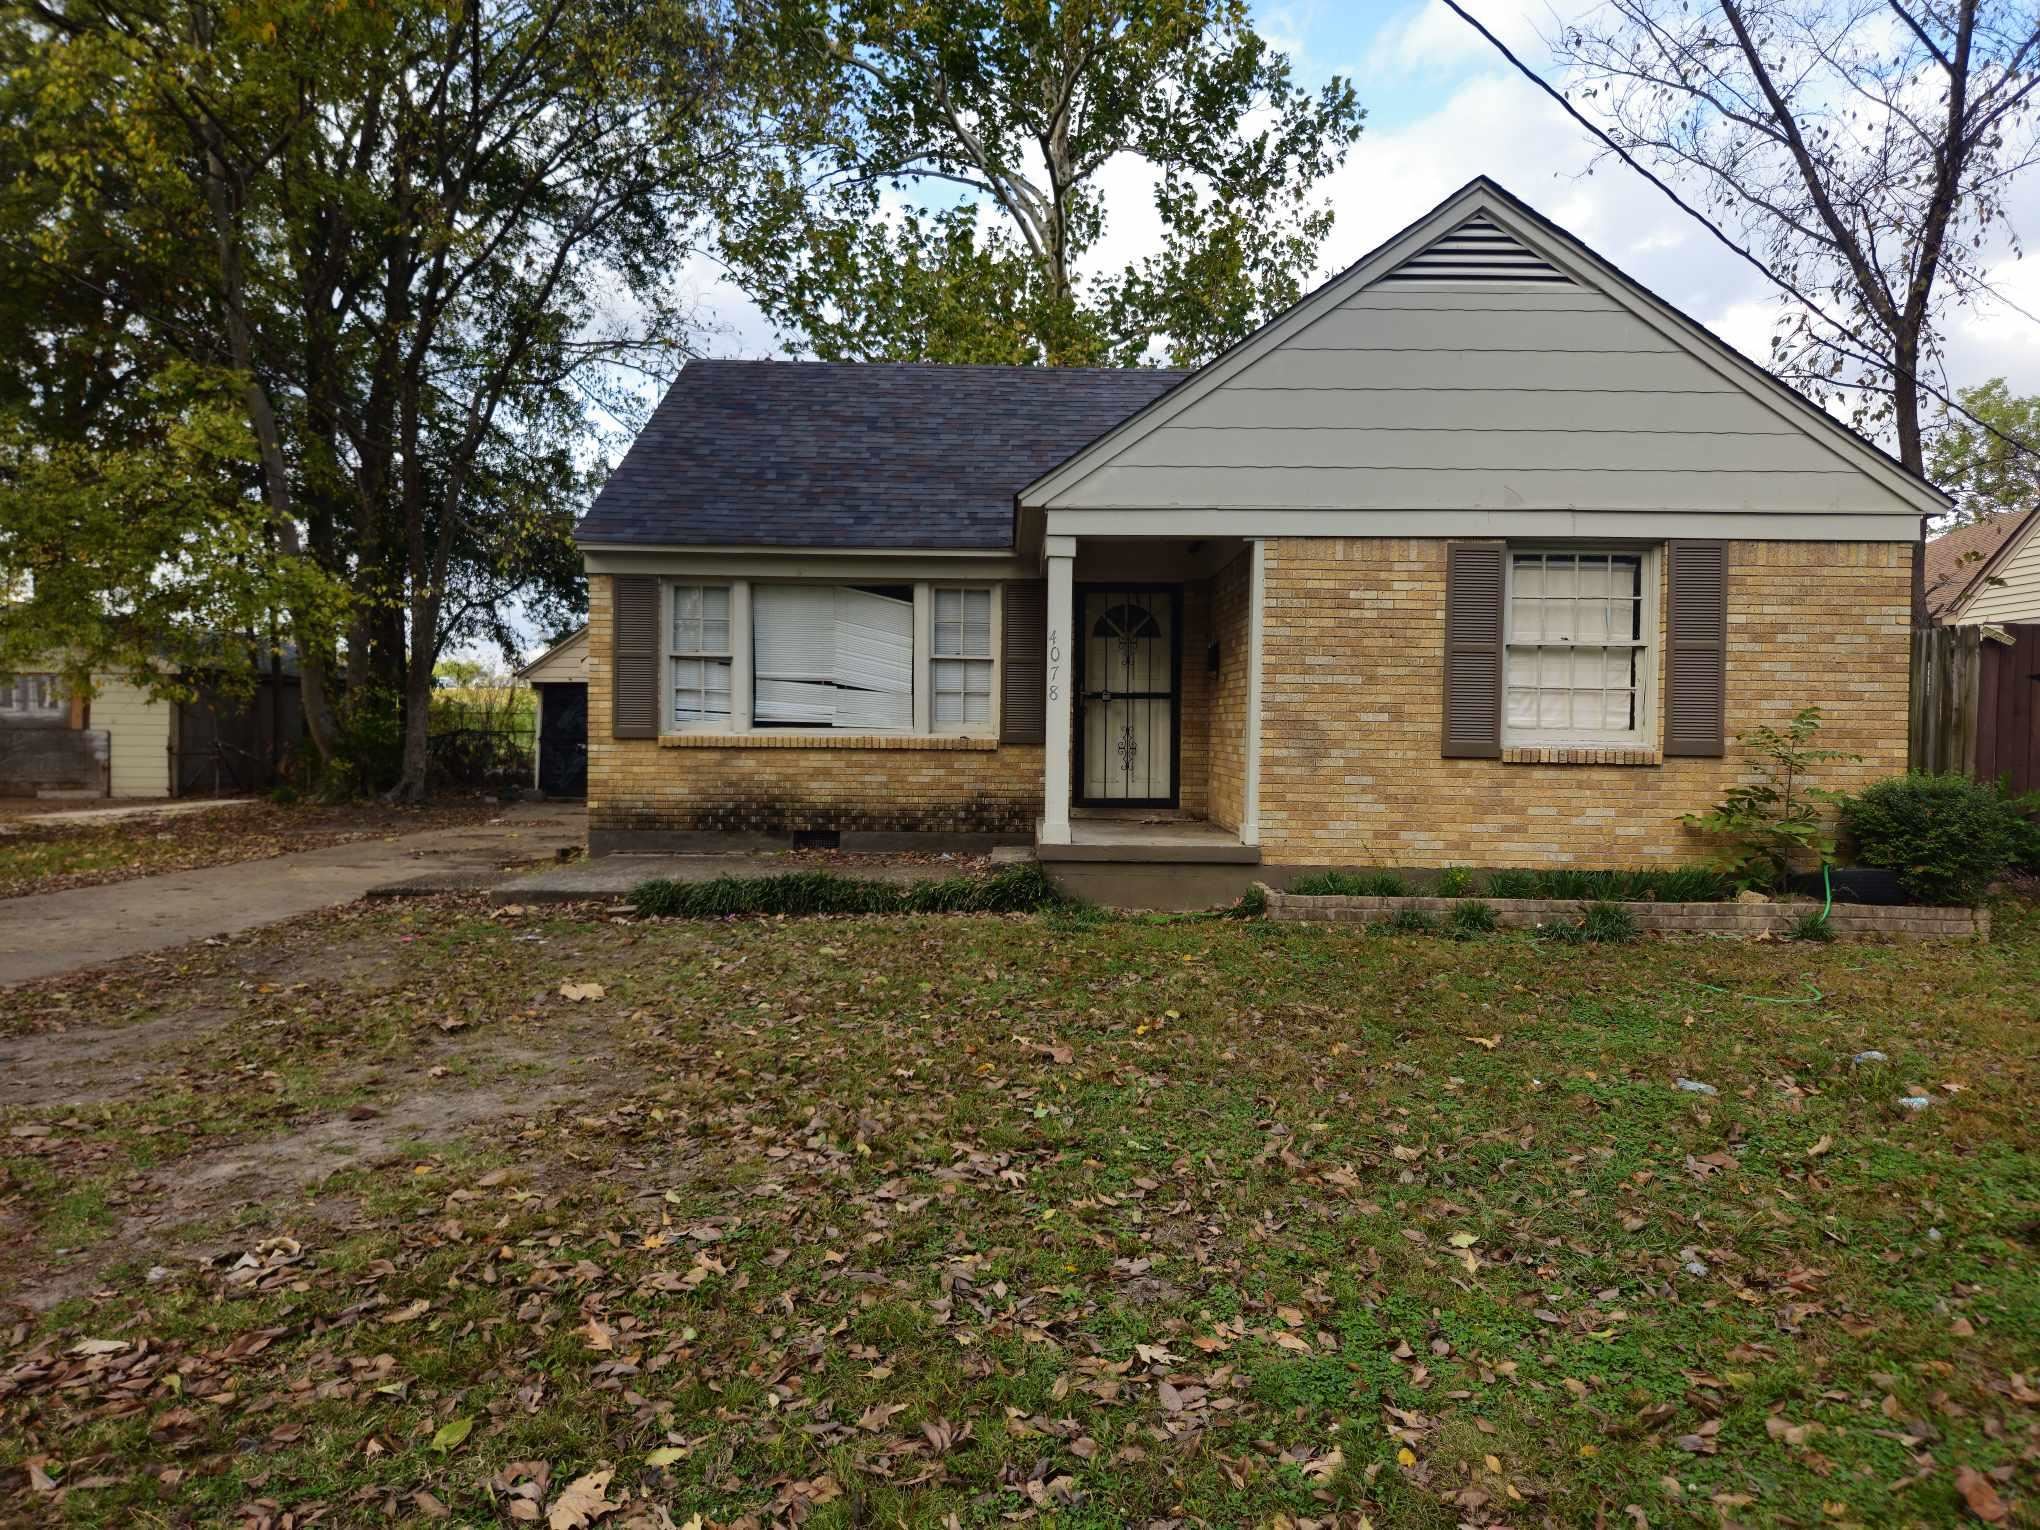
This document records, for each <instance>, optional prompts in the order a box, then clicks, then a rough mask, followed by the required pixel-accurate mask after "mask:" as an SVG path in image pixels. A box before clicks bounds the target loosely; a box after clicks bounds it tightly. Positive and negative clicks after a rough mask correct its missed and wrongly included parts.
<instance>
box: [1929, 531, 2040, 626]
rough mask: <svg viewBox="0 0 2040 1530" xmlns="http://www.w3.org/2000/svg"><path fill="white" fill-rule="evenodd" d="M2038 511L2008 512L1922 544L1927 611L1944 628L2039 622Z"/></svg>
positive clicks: (2039, 539) (2039, 538)
mask: <svg viewBox="0 0 2040 1530" xmlns="http://www.w3.org/2000/svg"><path fill="white" fill-rule="evenodd" d="M2036 533H2040V510H2012V511H2008V512H2007V513H2005V514H2003V515H1991V516H1986V517H1985V518H1984V519H1982V520H1980V521H1971V522H1970V523H1969V524H1968V525H1967V526H1957V527H1955V528H1954V529H1953V530H1952V531H1946V532H1943V533H1942V534H1941V535H1940V536H1937V537H1935V538H1934V539H1933V540H1932V541H1931V542H1929V543H1927V611H1928V613H1929V614H1930V615H1931V616H1932V617H1933V619H1934V621H1935V622H1936V623H1937V624H1939V625H1941V626H1947V627H1970V626H1978V625H1981V624H1983V623H1986V622H1987V623H1992V624H1999V623H2005V622H2040V535H2036Z"/></svg>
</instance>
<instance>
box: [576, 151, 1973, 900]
mask: <svg viewBox="0 0 2040 1530" xmlns="http://www.w3.org/2000/svg"><path fill="white" fill-rule="evenodd" d="M1944 507H1945V501H1944V499H1943V497H1942V496H1941V495H1940V494H1939V493H1938V492H1937V491H1935V490H1934V489H1933V488H1931V487H1930V486H1929V485H1927V484H1926V483H1924V482H1923V481H1921V480H1919V479H1917V478H1915V477H1914V476H1912V475H1910V474H1908V473H1907V472H1906V471H1904V470H1903V469H1902V468H1901V467H1900V466H1899V465H1898V464H1896V463H1895V462H1893V461H1892V460H1891V459H1890V458H1888V457H1887V456H1885V455H1884V454H1883V453H1882V452H1880V451H1878V450H1877V449H1876V448H1875V447H1873V446H1872V445H1870V444H1869V443H1868V442H1866V441H1864V440H1863V439H1861V438H1860V437H1858V436H1856V435H1855V434H1853V433H1852V432H1850V431H1849V430H1848V429H1846V428H1845V427H1844V426H1842V425H1841V424H1839V423H1838V422H1837V421H1835V420H1834V419H1833V418H1832V417H1831V416H1829V415H1828V414H1826V413H1825V412H1824V411H1822V410H1820V409H1817V408H1815V407H1814V406H1813V405H1811V404H1809V403H1808V402H1807V401H1806V400H1804V399H1803V398H1801V397H1800V396H1799V395H1798V394H1796V393H1794V392H1792V391H1791V390H1789V389H1787V388H1785V387H1783V386H1782V385H1780V384H1779V383H1778V382H1777V381H1775V380H1774V379H1773V378H1771V377H1770V376H1768V375H1767V374H1766V373H1764V372H1763V371H1762V370H1761V369H1759V368H1757V367H1756V366H1754V365H1752V364H1751V363H1750V362H1749V361H1747V360H1746V359H1745V358H1743V357H1742V356H1741V355H1739V354H1738V353H1736V352H1734V351H1733V350H1731V349H1730V348H1728V347H1727V346H1726V345H1725V344H1723V343H1722V342H1721V341H1719V340H1717V339H1716V338H1715V337H1714V336H1713V335H1711V334H1709V333H1708V332H1706V331H1705V330H1703V329H1701V328H1700V327H1699V326H1698V325H1696V324H1694V323H1693V322H1692V321H1691V320H1690V319H1687V318H1686V317H1685V316H1683V315H1682V314H1680V313H1678V312H1677V311H1676V310H1674V309H1672V308H1670V307H1669V306H1667V305H1666V304H1665V303H1663V302H1662V301H1661V300H1659V299H1657V298H1656V297H1654V296H1652V295H1651V294H1650V293H1648V292H1646V291H1644V290H1643V289H1642V288H1640V287H1639V286H1637V285H1636V284H1635V283H1634V282H1632V281H1630V280H1629V279H1628V278H1626V277H1624V276H1623V275H1622V274H1621V273H1620V272H1619V271H1617V270H1616V269H1615V268H1614V267H1613V266H1611V265H1610V264H1608V262H1606V261H1605V260H1603V259H1602V258H1601V257H1599V256H1597V255H1596V254H1594V253H1593V252H1592V251H1591V250H1589V249H1587V248H1586V247H1585V246H1584V245H1582V244H1581V243H1580V242H1579V241H1577V240H1576V239H1574V238H1572V237H1571V236H1570V235H1568V234H1567V233H1565V232H1564V231H1563V230H1561V229H1559V228H1557V227H1556V226H1554V225H1553V224H1551V223H1550V222H1548V221H1546V220H1545V219H1543V218H1542V217H1540V216H1539V215H1538V214H1536V213H1534V212H1532V211H1531V210H1530V209H1529V208H1527V207H1525V206H1524V205H1523V204H1521V203H1520V202H1518V201H1516V200H1515V199H1514V198H1512V197H1510V196H1509V195H1508V194H1507V193H1506V192H1504V191H1503V190H1502V189H1501V188H1500V187H1498V186H1496V185H1495V184H1494V183H1492V182H1490V181H1487V180H1485V179H1483V180H1477V181H1474V182H1473V183H1471V184H1469V185H1468V186H1466V187H1465V188H1464V189H1462V190H1461V191H1459V192H1458V193H1456V194H1455V195H1454V196H1452V197H1451V198H1449V199H1448V200H1446V201H1445V202H1444V203H1442V204H1441V205H1440V206H1438V207H1437V208H1436V209H1434V210H1433V211H1432V212H1431V213H1430V214H1428V215H1427V216H1426V217H1424V218H1423V219H1421V220H1419V221H1418V222H1417V223H1415V224H1413V225H1412V226H1411V227H1409V228H1408V229H1406V230H1404V231H1403V232H1402V233H1400V234H1398V235H1397V236H1396V237H1394V238H1393V239H1391V240H1389V241H1388V242H1387V243H1386V244H1384V245H1382V246H1381V247H1380V248H1379V249H1377V250H1375V251H1374V252H1373V253H1372V254H1370V255H1368V256H1367V257H1366V258H1365V259H1363V260H1361V261H1360V262H1359V263H1358V264H1356V265H1354V266H1353V267H1351V268H1350V269H1348V270H1347V271H1346V272H1344V273H1343V274H1341V275H1339V276H1338V277H1336V278H1334V279H1333V280H1331V281H1330V282H1328V283H1326V284H1325V285H1324V286H1323V287H1322V288H1320V289H1319V290H1318V291H1316V292H1315V293H1313V294H1312V295H1310V296H1309V297H1308V298H1306V299H1304V300H1303V301H1302V302H1300V303H1299V304H1297V305H1296V306H1295V307H1294V308H1292V309H1291V310H1290V311H1289V312H1287V313H1285V314H1283V315H1282V316H1281V317H1279V318H1277V319H1275V320H1274V321H1272V322H1271V323H1269V324H1268V325H1267V326H1265V327H1264V328H1263V329H1262V330H1260V331H1259V332H1258V333H1256V334H1255V335H1253V336H1252V337H1250V338H1249V339H1247V340H1246V341H1244V342H1243V343H1241V344H1240V345H1238V346H1236V347H1235V348H1234V349H1232V350H1231V351H1229V352H1227V353H1226V354H1225V355H1223V356H1221V357H1219V358H1218V359H1217V360H1215V361H1213V362H1211V363H1210V364H1209V365H1207V366H1205V367H1203V368H1201V369H1199V370H1197V371H1195V372H1192V373H1188V374H1183V373H1171V372H1161V371H1081V370H1046V369H1030V368H992V367H938V366H885V365H869V366H840V365H822V364H814V363H785V362H781V363H773V362H700V363H695V364H693V365H690V366H689V367H688V368H686V370H685V371H684V372H683V373H682V375H681V377H680V379H679V381H678V382H677V383H676V384H675V385H674V387H673V388H672V390H671V391H670V393H669V394H668V396H667V397H666V399H665V401H664V402H663V403H662V404H661V406H660V408H659V409H658V411H657V413H656V414H655V416H654V417H653V419H652V421H651V422H650V424H649V425H648V427H647V428H646V430H645V432H644V434H643V436H642V437H641V438H640V439H639V440H638V441H637V443H636V444H635V445H634V446H633V448H632V449H631V451H630V453H629V454H628V455H627V456H626V458H625V460H624V461H623V463H622V464H621V466H620V467H619V468H618V470H617V471H616V473H615V474H614V475H613V477H612V479H611V481H610V483H609V484H608V486H607V487H606V488H605V489H604V491H603V493H602V494H601V496H600V497H599V498H598V499H597V501H596V503H595V506H594V508H593V509H592V511H591V512H590V513H589V515H588V517H587V518H586V520H585V521H584V522H583V523H582V525H581V528H580V531H579V540H580V545H581V547H582V550H583V552H584V555H585V557H586V560H587V567H588V572H589V576H590V579H589V585H590V620H589V659H588V678H589V682H590V684H589V766H588V798H589V809H590V815H591V817H590V832H591V843H592V845H593V848H594V849H595V850H596V851H597V852H598V853H599V852H602V851H609V850H623V849H633V848H642V849H659V848H681V847H692V846H700V845H706V844H721V843H727V842H730V841H731V840H733V839H734V840H754V839H756V838H758V837H765V838H772V839H787V838H792V837H796V836H808V837H819V839H820V841H821V842H824V843H830V842H840V843H842V844H844V845H845V846H852V845H857V844H864V845H871V846H877V845H883V844H889V843H896V842H898V841H897V840H896V838H895V837H896V836H929V835H933V836H945V837H953V836H964V835H968V836H985V837H994V838H1002V839H1013V840H1020V841H1032V842H1033V843H1035V844H1036V846H1037V847H1038V853H1039V854H1040V855H1041V857H1042V858H1043V860H1044V861H1048V862H1053V863H1058V864H1059V865H1060V867H1061V868H1062V872H1063V874H1065V875H1069V876H1074V877H1077V878H1079V879H1081V878H1082V877H1083V876H1085V875H1097V874H1099V873H1100V871H1101V869H1103V868H1112V869H1113V870H1114V871H1115V872H1116V873H1118V874H1123V875H1126V876H1131V877H1134V878H1136V879H1138V878H1139V877H1142V876H1145V877H1147V878H1148V879H1149V885H1150V891H1151V892H1152V894H1153V897H1154V901H1181V900H1191V901H1198V900H1201V898H1202V897H1203V896H1204V894H1205V893H1207V892H1210V891H1219V890H1222V884H1225V883H1226V882H1227V880H1228V879H1229V880H1230V883H1231V884H1232V885H1234V886H1237V885H1239V884H1241V883H1243V881H1244V878H1245V875H1246V874H1249V872H1250V868H1252V867H1254V866H1256V865H1258V866H1259V867H1260V869H1259V871H1255V872H1251V874H1255V875H1262V876H1269V875H1273V876H1275V877H1277V878H1278V879H1279V877H1280V876H1281V875H1282V874H1283V872H1284V871H1285V870H1287V869H1290V868H1299V867H1316V866H1396V867H1410V868H1422V867H1438V866H1445V865H1454V864H1464V865H1475V866H1488V867H1500V866H1519V867H1537V866H1549V865H1555V864H1573V865H1580V866H1635V865H1643V864H1649V863H1653V862H1656V863H1663V862H1666V861H1670V860H1681V859H1692V858H1695V857H1696V856H1698V855H1699V854H1701V853H1702V847H1701V846H1699V845H1697V844H1696V843H1695V842H1694V841H1693V840H1692V839H1691V838H1690V836H1688V835H1687V834H1686V833H1685V831H1684V830H1682V829H1681V828H1680V826H1679V825H1678V824H1677V823H1676V822H1675V818H1676V816H1677V815H1678V814H1680V813H1682V812H1685V811H1688V810H1691V809H1696V808H1701V807H1704V806H1706V805H1708V804H1710V803H1712V802H1714V801H1715V800H1716V799H1717V798H1718V797H1719V796H1720V794H1721V792H1722V790H1723V789H1724V788H1725V787H1726V786H1728V785H1729V784H1730V783H1732V782H1734V781H1736V780H1738V779H1740V778H1741V777H1742V776H1743V773H1744V769H1745V766H1744V763H1743V762H1742V761H1741V760H1739V759H1738V758H1736V749H1735V746H1734V744H1733V742H1732V740H1733V738H1734V735H1735V734H1736V733H1737V732H1738V731H1740V730H1743V729H1747V728H1749V727H1752V726H1754V725H1756V724H1758V723H1760V722H1764V721H1773V722H1775V721H1781V720H1783V719H1785V718H1787V717H1789V716H1790V715H1791V714H1792V713H1793V712H1794V711H1795V710H1797V709H1798V708H1800V707H1802V706H1806V705H1809V704H1817V705H1819V706H1820V707H1822V708H1823V710H1824V711H1825V713H1826V716H1827V731H1826V735H1825V737H1826V741H1827V742H1829V743H1831V744H1833V745H1834V746H1836V747H1839V748H1843V749H1847V750H1850V751H1852V752H1855V753H1859V754H1861V756H1862V760H1861V762H1860V763H1859V764H1856V765H1852V766H1839V767H1836V768H1835V769H1834V770H1833V771H1832V773H1831V776H1830V782H1831V784H1835V785H1847V784H1856V783H1861V782H1863V781H1867V780H1869V779H1872V778H1874V777H1877V776H1881V775H1884V774H1888V773H1890V772H1893V771H1897V770H1902V769H1903V768H1904V766H1905V749H1906V701H1907V696H1906V688H1907V647H1908V633H1909V627H1910V582H1911V566H1912V558H1913V551H1914V547H1915V544H1916V543H1917V542H1918V540H1919V537H1920V534H1921V526H1922V517H1923V516H1926V515H1928V514H1934V513H1938V512H1940V511H1941V510H1942V509H1943V508H1944ZM1200 879H1201V880H1200Z"/></svg>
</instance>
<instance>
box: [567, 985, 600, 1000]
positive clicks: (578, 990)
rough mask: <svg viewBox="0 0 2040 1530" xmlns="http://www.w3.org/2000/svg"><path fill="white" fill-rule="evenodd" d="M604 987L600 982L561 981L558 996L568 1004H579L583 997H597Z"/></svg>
mask: <svg viewBox="0 0 2040 1530" xmlns="http://www.w3.org/2000/svg"><path fill="white" fill-rule="evenodd" d="M603 992H604V989H603V987H602V985H601V984H600V983H562V984H560V997H561V998H563V999H565V1000H567V1001H568V1002H569V1003H570V1004H579V1003H580V1002H581V1001H582V1000H584V999H599V998H601V997H602V995H603Z"/></svg>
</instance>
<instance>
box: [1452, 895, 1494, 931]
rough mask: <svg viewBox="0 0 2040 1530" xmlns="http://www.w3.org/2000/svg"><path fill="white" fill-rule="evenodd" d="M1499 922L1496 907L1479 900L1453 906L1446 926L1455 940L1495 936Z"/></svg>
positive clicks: (1469, 900)
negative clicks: (1477, 936)
mask: <svg viewBox="0 0 2040 1530" xmlns="http://www.w3.org/2000/svg"><path fill="white" fill-rule="evenodd" d="M1497 922H1498V921H1497V920H1496V919H1495V910H1494V905H1493V904H1491V903H1483V902H1481V901H1480V899H1478V898H1469V899H1468V900H1467V901H1466V902H1464V903H1455V904H1453V905H1452V912H1451V913H1450V914H1448V915H1446V917H1445V923H1446V926H1447V928H1448V929H1450V931H1451V932H1452V935H1453V937H1454V938H1455V939H1464V938H1466V937H1467V936H1470V935H1490V934H1493V933H1494V930H1495V926H1496V924H1497Z"/></svg>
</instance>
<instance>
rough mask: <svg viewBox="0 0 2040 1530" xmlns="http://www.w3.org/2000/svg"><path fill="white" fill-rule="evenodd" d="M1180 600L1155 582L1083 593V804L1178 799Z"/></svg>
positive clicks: (1167, 803)
mask: <svg viewBox="0 0 2040 1530" xmlns="http://www.w3.org/2000/svg"><path fill="white" fill-rule="evenodd" d="M1181 603H1182V592H1181V591H1180V590H1178V589H1176V588H1173V587H1164V586H1160V585H1144V586H1133V587H1126V586H1122V587H1119V588H1116V589H1114V588H1102V587H1101V588H1096V589H1093V588H1086V589H1085V590H1084V591H1083V599H1082V607H1083V614H1082V618H1081V619H1080V620H1079V621H1078V623H1077V635H1078V654H1077V663H1078V673H1080V674H1081V675H1082V676H1083V677H1084V687H1083V725H1082V726H1081V727H1080V728H1079V729H1078V730H1077V772H1078V773H1077V779H1078V780H1079V781H1080V782H1081V783H1082V786H1081V788H1080V790H1081V793H1082V796H1081V799H1080V800H1081V801H1082V802H1083V803H1084V805H1085V806H1087V807H1103V806H1123V807H1174V806H1175V805H1176V749H1177V734H1176V694H1177V686H1178V671H1179V669H1180V667H1181V666H1180V651H1181V650H1180V643H1179V631H1178V627H1179V623H1178V620H1177V616H1178V608H1179V606H1180V605H1181Z"/></svg>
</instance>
